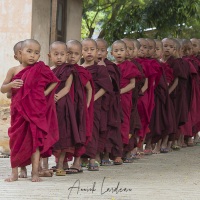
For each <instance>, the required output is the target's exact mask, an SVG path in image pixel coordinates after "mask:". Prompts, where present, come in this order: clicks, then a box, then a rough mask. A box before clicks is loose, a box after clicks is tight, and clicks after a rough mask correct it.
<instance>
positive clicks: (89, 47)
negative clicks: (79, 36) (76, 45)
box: [82, 41, 97, 62]
mask: <svg viewBox="0 0 200 200" xmlns="http://www.w3.org/2000/svg"><path fill="white" fill-rule="evenodd" d="M82 54H83V58H84V60H85V61H87V62H91V61H95V59H96V57H97V47H96V45H95V43H94V42H92V41H83V43H82Z"/></svg>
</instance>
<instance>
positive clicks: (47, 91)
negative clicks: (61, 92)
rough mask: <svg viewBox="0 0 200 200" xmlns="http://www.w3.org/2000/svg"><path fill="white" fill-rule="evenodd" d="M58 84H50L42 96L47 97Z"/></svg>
mask: <svg viewBox="0 0 200 200" xmlns="http://www.w3.org/2000/svg"><path fill="white" fill-rule="evenodd" d="M57 84H58V83H51V84H50V85H49V87H48V88H47V89H46V90H45V91H44V95H45V96H47V95H48V94H49V93H50V92H51V91H52V90H53V89H54V88H55V87H56V85H57Z"/></svg>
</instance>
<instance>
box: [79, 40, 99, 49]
mask: <svg viewBox="0 0 200 200" xmlns="http://www.w3.org/2000/svg"><path fill="white" fill-rule="evenodd" d="M87 42H92V43H93V44H94V45H95V47H96V48H97V43H96V41H95V40H93V39H91V38H86V39H84V40H83V41H82V42H81V43H82V45H84V44H85V43H87Z"/></svg>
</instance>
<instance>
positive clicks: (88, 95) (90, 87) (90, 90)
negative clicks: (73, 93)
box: [85, 81, 92, 108]
mask: <svg viewBox="0 0 200 200" xmlns="http://www.w3.org/2000/svg"><path fill="white" fill-rule="evenodd" d="M85 88H86V91H87V108H88V107H89V106H90V101H91V99H92V86H91V84H90V82H89V81H88V82H87V84H86V85H85Z"/></svg>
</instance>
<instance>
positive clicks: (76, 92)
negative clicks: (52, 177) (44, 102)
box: [52, 63, 86, 157]
mask: <svg viewBox="0 0 200 200" xmlns="http://www.w3.org/2000/svg"><path fill="white" fill-rule="evenodd" d="M52 71H53V72H54V73H55V75H56V76H57V78H58V79H59V80H60V81H61V83H60V85H59V87H58V88H57V90H56V93H58V92H59V91H60V90H61V89H63V88H64V87H65V83H66V80H67V79H68V78H69V76H70V75H71V74H72V75H73V83H72V86H71V89H70V92H69V93H68V94H67V95H65V96H64V97H62V98H61V99H59V100H58V101H57V102H56V110H57V117H58V125H59V135H60V138H59V141H58V142H57V143H56V144H55V145H54V155H55V156H56V157H58V156H59V154H60V152H61V151H64V152H67V154H66V156H71V155H74V150H75V148H77V147H80V146H83V145H84V144H85V142H86V120H85V119H86V112H85V109H86V108H85V103H84V88H83V86H82V83H81V80H80V78H79V76H78V72H77V70H76V69H75V67H74V66H73V65H69V64H66V63H65V64H63V65H61V66H59V67H56V68H54V69H53V70H52Z"/></svg>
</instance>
